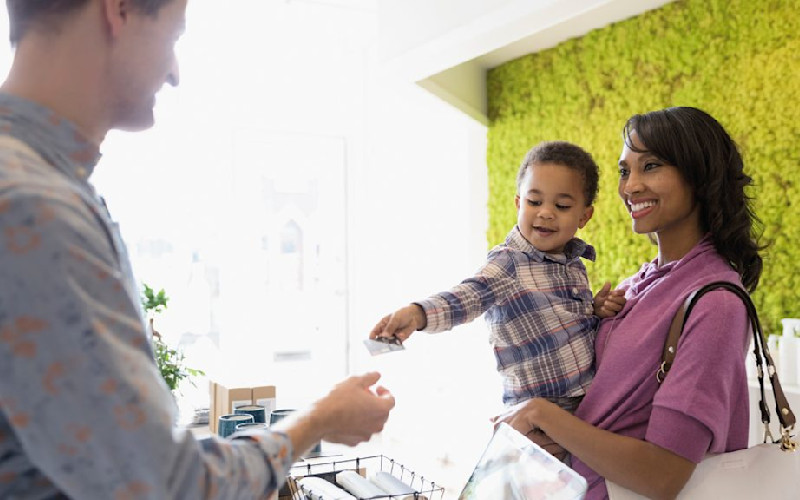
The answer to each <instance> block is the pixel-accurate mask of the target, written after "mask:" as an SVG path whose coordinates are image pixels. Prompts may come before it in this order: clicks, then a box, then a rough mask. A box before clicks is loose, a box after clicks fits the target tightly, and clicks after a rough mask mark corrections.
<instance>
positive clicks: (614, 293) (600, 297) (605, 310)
mask: <svg viewBox="0 0 800 500" xmlns="http://www.w3.org/2000/svg"><path fill="white" fill-rule="evenodd" d="M593 305H594V314H595V315H596V316H598V317H600V318H610V317H612V316H615V315H616V314H617V313H618V312H620V311H621V310H622V308H623V307H624V306H625V290H623V289H619V288H618V289H616V290H612V289H611V283H609V282H608V281H606V283H605V284H604V285H603V288H601V289H600V291H599V292H597V295H595V296H594V303H593Z"/></svg>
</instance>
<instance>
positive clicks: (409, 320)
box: [369, 304, 428, 342]
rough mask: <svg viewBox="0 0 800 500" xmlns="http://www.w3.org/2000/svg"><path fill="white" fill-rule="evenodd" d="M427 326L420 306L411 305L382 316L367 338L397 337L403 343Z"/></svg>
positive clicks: (426, 319)
mask: <svg viewBox="0 0 800 500" xmlns="http://www.w3.org/2000/svg"><path fill="white" fill-rule="evenodd" d="M427 324H428V318H427V317H426V316H425V311H424V310H423V309H422V308H421V307H420V306H418V305H416V304H411V305H408V306H405V307H402V308H400V309H398V310H396V311H395V312H393V313H392V314H389V315H388V316H384V317H383V319H381V320H380V321H378V324H377V325H375V326H374V327H373V328H372V331H371V332H369V338H371V339H375V338H378V337H397V338H398V339H399V340H400V342H403V341H404V340H406V339H407V338H408V337H410V336H411V334H412V333H414V332H415V331H417V330H421V329H423V328H425V325H427Z"/></svg>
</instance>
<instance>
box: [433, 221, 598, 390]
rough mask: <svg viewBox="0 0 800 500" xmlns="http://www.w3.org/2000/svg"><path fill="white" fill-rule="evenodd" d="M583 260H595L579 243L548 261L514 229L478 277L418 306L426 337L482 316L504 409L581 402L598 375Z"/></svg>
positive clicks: (594, 321) (594, 322) (571, 243)
mask: <svg viewBox="0 0 800 500" xmlns="http://www.w3.org/2000/svg"><path fill="white" fill-rule="evenodd" d="M581 257H583V258H587V259H590V260H594V258H595V252H594V248H593V247H592V246H590V245H587V244H586V243H585V242H584V241H582V240H580V239H578V238H573V239H572V240H570V241H569V242H568V243H567V245H566V248H565V252H564V255H551V254H548V253H545V252H541V251H539V250H537V249H536V248H535V247H534V246H533V245H531V244H530V243H529V242H528V240H526V239H525V238H524V237H523V236H522V234H521V233H520V232H519V228H518V227H514V229H513V230H512V231H511V232H510V233H509V235H508V236H507V237H506V241H505V243H504V244H502V245H498V246H496V247H495V248H493V249H492V250H491V251H490V252H489V255H488V257H487V262H486V264H484V266H483V267H481V269H479V270H478V272H477V274H476V275H475V276H474V277H472V278H468V279H466V280H464V281H463V282H461V283H460V284H459V285H457V286H455V287H454V288H453V289H451V290H450V291H447V292H442V293H439V294H436V295H433V296H432V297H429V298H428V299H426V300H423V301H421V302H417V304H419V305H420V306H422V308H423V309H424V310H425V314H426V316H427V318H428V324H427V326H426V327H425V331H427V332H441V331H445V330H450V329H452V328H453V327H454V326H457V325H461V324H463V323H468V322H470V321H472V320H474V319H475V318H477V317H478V316H480V315H481V314H483V313H484V312H485V313H486V322H487V324H488V325H489V329H490V332H491V333H490V338H489V341H490V343H491V344H492V346H493V348H494V355H495V360H496V361H497V370H498V371H499V372H500V375H501V377H502V379H503V402H504V403H506V404H516V403H519V402H522V401H525V400H527V399H530V398H532V397H547V398H573V397H580V396H583V395H584V394H585V393H586V389H587V388H588V387H589V384H590V383H591V381H592V377H593V376H594V337H595V332H596V330H597V325H598V319H597V317H596V316H594V315H593V307H592V291H591V289H590V288H589V278H588V277H587V275H586V267H585V266H584V265H583V262H581Z"/></svg>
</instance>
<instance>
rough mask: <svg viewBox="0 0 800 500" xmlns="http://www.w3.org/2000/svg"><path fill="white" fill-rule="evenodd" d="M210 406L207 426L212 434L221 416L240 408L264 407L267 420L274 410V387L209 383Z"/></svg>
mask: <svg viewBox="0 0 800 500" xmlns="http://www.w3.org/2000/svg"><path fill="white" fill-rule="evenodd" d="M209 393H210V396H211V404H210V405H209V415H208V426H209V428H210V429H211V431H212V432H213V433H215V434H216V433H217V422H218V420H219V417H220V416H222V415H229V414H231V413H233V411H234V410H235V409H236V408H238V407H240V406H247V405H253V404H258V405H262V406H264V409H265V413H266V415H267V419H269V413H270V412H271V411H272V410H274V409H275V407H276V405H277V403H276V398H275V394H276V390H275V386H274V385H260V386H256V387H226V386H225V385H223V384H221V383H219V382H214V381H211V382H210V383H209Z"/></svg>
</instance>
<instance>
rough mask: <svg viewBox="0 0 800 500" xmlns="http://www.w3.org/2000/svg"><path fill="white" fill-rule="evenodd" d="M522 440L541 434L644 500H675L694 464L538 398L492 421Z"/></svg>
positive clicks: (658, 447) (689, 475)
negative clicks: (512, 430)
mask: <svg viewBox="0 0 800 500" xmlns="http://www.w3.org/2000/svg"><path fill="white" fill-rule="evenodd" d="M495 422H496V423H499V422H505V423H507V424H509V425H511V426H512V427H513V428H515V429H516V430H517V431H519V432H521V433H522V434H526V435H528V436H530V435H531V434H530V433H531V431H532V430H535V429H537V428H538V429H541V431H542V432H544V433H546V434H547V436H549V438H550V439H552V440H553V441H555V442H556V443H558V444H560V445H561V446H563V447H564V448H565V449H566V450H567V451H569V452H570V453H572V454H573V455H575V456H576V457H579V458H580V459H581V460H582V461H583V462H584V463H585V464H586V465H587V466H589V467H591V468H592V469H594V470H595V471H596V472H597V473H598V474H600V475H601V476H604V477H606V478H608V479H609V480H611V481H613V482H615V483H617V484H619V485H621V486H624V487H625V488H628V489H630V490H632V491H635V492H637V493H640V494H642V495H645V496H647V497H648V498H656V499H659V498H675V497H676V496H677V495H678V493H679V492H680V491H681V489H682V488H683V486H684V485H685V484H686V482H687V481H688V480H689V478H690V477H691V475H692V472H694V469H695V467H696V464H694V463H693V462H691V461H689V460H686V459H685V458H683V457H680V456H678V455H676V454H674V453H672V452H671V451H669V450H666V449H664V448H661V447H660V446H657V445H654V444H652V443H649V442H647V441H642V440H640V439H636V438H632V437H627V436H620V435H618V434H615V433H613V432H609V431H605V430H601V429H598V428H596V427H594V426H592V425H590V424H587V423H586V422H583V421H582V420H581V419H579V418H577V417H575V416H573V415H571V414H570V413H568V412H566V411H564V410H562V409H561V408H559V407H558V406H556V405H555V404H553V403H550V402H549V401H547V400H545V399H541V398H535V399H532V400H530V401H527V402H525V403H521V404H520V405H518V406H516V407H514V408H512V409H511V410H510V411H509V412H508V413H506V414H504V415H501V416H500V417H497V418H496V419H495Z"/></svg>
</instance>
